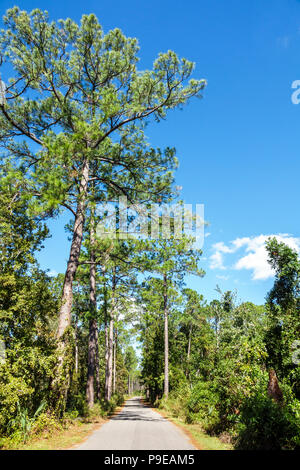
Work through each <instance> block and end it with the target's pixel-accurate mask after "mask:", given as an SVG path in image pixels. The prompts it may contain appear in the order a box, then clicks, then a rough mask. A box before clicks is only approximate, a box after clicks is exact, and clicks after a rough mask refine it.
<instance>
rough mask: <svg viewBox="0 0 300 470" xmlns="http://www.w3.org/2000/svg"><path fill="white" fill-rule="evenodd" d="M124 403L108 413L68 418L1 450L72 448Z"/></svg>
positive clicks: (115, 412)
mask: <svg viewBox="0 0 300 470" xmlns="http://www.w3.org/2000/svg"><path fill="white" fill-rule="evenodd" d="M123 406H124V403H123V404H122V405H121V406H117V407H116V408H115V409H114V411H112V412H111V413H110V414H109V415H107V416H105V417H102V416H93V417H86V418H76V419H72V420H69V421H68V422H67V423H65V424H64V425H63V426H60V428H57V429H52V430H50V431H47V430H45V431H43V432H42V433H41V434H39V435H32V436H31V437H30V438H29V439H28V441H27V442H26V443H24V444H20V443H19V444H18V445H16V446H14V445H13V443H11V444H10V445H9V441H8V445H7V446H4V447H2V448H1V450H72V449H75V448H76V447H77V446H78V445H80V444H82V443H83V442H84V441H85V440H86V439H88V438H89V437H90V436H91V434H93V432H95V431H97V430H98V429H99V428H101V426H103V424H105V423H106V422H107V421H109V419H110V418H112V417H113V416H115V415H117V414H118V413H120V411H121V410H122V409H123Z"/></svg>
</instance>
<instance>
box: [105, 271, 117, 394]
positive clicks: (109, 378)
mask: <svg viewBox="0 0 300 470" xmlns="http://www.w3.org/2000/svg"><path fill="white" fill-rule="evenodd" d="M115 288H116V277H115V272H114V274H113V280H112V301H111V311H110V317H109V333H108V354H107V356H108V357H107V359H108V360H107V371H106V375H107V381H106V390H105V399H106V400H107V401H109V400H110V399H111V395H112V375H113V341H114V323H115V321H114V320H115V319H114V315H115Z"/></svg>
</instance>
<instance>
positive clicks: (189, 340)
mask: <svg viewBox="0 0 300 470" xmlns="http://www.w3.org/2000/svg"><path fill="white" fill-rule="evenodd" d="M192 328H193V327H192V325H190V328H189V339H188V349H187V368H186V377H188V376H189V363H190V357H191V343H192Z"/></svg>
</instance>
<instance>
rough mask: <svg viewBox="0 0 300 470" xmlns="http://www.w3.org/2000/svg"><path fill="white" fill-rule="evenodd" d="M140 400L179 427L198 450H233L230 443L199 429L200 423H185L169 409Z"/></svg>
mask: <svg viewBox="0 0 300 470" xmlns="http://www.w3.org/2000/svg"><path fill="white" fill-rule="evenodd" d="M142 401H143V403H144V404H145V405H147V406H149V407H151V408H152V410H153V411H156V412H157V413H159V414H160V415H161V416H163V417H164V418H167V419H168V420H169V421H171V422H172V423H173V424H175V425H176V426H178V427H179V428H181V429H182V430H183V431H184V432H185V434H186V435H187V436H188V437H189V438H190V440H191V442H192V444H193V445H194V446H195V447H196V448H197V449H198V450H233V447H232V446H231V445H230V444H226V443H224V442H222V441H221V440H220V439H218V438H217V437H214V436H209V435H208V434H206V433H205V432H204V431H203V430H202V429H201V425H200V424H187V423H185V422H184V421H183V420H182V419H180V418H177V417H174V416H173V415H172V413H170V412H169V411H167V410H165V409H163V408H153V407H152V405H151V404H150V403H148V402H147V401H145V400H142Z"/></svg>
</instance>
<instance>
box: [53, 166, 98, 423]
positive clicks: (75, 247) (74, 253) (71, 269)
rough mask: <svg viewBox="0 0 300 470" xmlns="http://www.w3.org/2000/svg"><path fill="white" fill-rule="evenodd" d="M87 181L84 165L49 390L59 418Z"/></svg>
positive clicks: (64, 392)
mask: <svg viewBox="0 0 300 470" xmlns="http://www.w3.org/2000/svg"><path fill="white" fill-rule="evenodd" d="M88 178H89V163H88V161H85V163H84V165H83V169H82V177H81V181H80V188H79V196H78V202H77V209H76V216H75V221H74V228H73V238H72V243H71V248H70V254H69V260H68V264H67V270H66V273H65V279H64V285H63V293H62V299H61V308H60V312H59V323H58V329H57V339H58V347H57V352H58V358H57V367H56V371H55V374H54V379H53V380H52V384H51V388H52V395H53V403H54V405H55V409H56V412H57V413H58V414H60V413H61V412H62V411H63V410H64V407H65V403H66V399H67V394H68V389H69V385H70V361H68V358H67V356H68V355H71V354H72V351H71V350H69V349H70V345H69V341H68V338H67V337H66V332H67V330H68V327H69V326H70V325H71V312H72V304H73V282H74V279H75V274H76V271H77V268H78V264H79V256H80V250H81V244H82V238H83V228H84V219H85V209H86V200H87V189H88Z"/></svg>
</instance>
